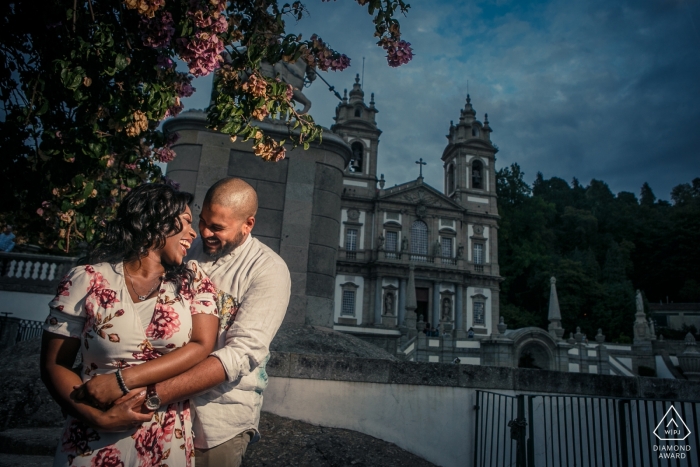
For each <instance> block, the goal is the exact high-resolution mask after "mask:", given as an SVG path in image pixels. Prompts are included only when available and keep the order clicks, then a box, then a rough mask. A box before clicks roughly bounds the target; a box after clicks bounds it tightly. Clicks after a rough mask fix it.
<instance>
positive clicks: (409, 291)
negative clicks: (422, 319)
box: [406, 264, 418, 337]
mask: <svg viewBox="0 0 700 467" xmlns="http://www.w3.org/2000/svg"><path fill="white" fill-rule="evenodd" d="M413 269H414V268H413V265H412V264H411V265H410V266H409V269H408V283H407V284H406V327H407V328H408V336H409V337H413V336H415V335H416V334H417V331H416V313H415V311H416V308H418V304H417V302H416V276H415V273H414V272H413Z"/></svg>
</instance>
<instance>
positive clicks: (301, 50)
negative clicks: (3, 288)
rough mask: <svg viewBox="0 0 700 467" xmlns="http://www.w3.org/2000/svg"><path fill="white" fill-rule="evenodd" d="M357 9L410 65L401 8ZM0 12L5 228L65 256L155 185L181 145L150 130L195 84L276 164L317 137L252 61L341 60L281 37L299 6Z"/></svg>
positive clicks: (190, 0) (176, 3)
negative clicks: (279, 127)
mask: <svg viewBox="0 0 700 467" xmlns="http://www.w3.org/2000/svg"><path fill="white" fill-rule="evenodd" d="M357 2H358V3H359V4H360V5H363V6H364V7H366V8H367V9H368V12H369V13H370V15H371V16H372V17H373V18H374V19H373V21H374V25H375V34H374V35H375V38H376V39H377V44H378V45H379V46H380V47H382V48H383V49H384V50H385V51H386V53H387V61H388V63H389V65H390V66H399V65H401V64H403V63H406V62H408V61H409V60H410V59H411V58H412V50H411V47H410V44H409V43H408V42H406V41H404V40H402V39H401V30H400V25H399V22H398V21H397V19H396V16H397V15H398V14H402V13H405V12H406V11H407V9H408V8H409V6H408V5H407V4H406V3H404V1H403V0H357ZM0 9H2V10H3V13H4V15H3V23H2V27H0V50H1V51H2V54H0V60H2V66H0V70H2V71H0V100H1V101H2V104H3V115H2V118H0V144H2V148H3V164H2V165H1V166H0V167H1V168H0V170H1V172H0V173H1V174H2V176H3V180H5V183H3V186H2V192H1V194H2V196H3V198H4V199H6V200H13V202H12V203H5V204H4V205H3V208H2V209H1V210H0V222H2V223H11V224H14V225H15V226H16V229H15V231H16V232H17V234H18V241H20V242H24V241H31V242H38V243H40V244H42V245H44V246H46V247H48V248H52V249H54V250H60V251H63V252H72V251H74V250H75V248H76V244H77V243H78V242H85V241H88V242H89V241H91V240H93V237H94V236H95V235H96V234H98V233H99V232H98V231H99V227H100V224H101V223H102V222H103V221H104V220H105V219H108V218H110V217H111V216H112V215H113V213H114V211H115V207H116V206H117V204H118V203H119V200H120V199H121V197H122V195H123V194H124V193H126V192H127V191H128V190H129V189H130V188H132V187H134V186H136V185H137V184H139V183H141V182H143V181H155V180H159V179H160V178H161V173H160V169H159V168H158V165H157V162H168V161H170V160H172V158H173V157H174V156H175V153H174V152H173V151H172V149H171V148H170V146H171V144H172V143H173V142H174V138H176V135H165V134H163V133H162V132H161V131H160V130H159V124H160V122H161V121H162V120H163V119H165V118H167V117H169V116H173V115H177V114H178V113H179V112H180V111H181V110H182V103H181V98H183V97H187V96H189V95H191V94H192V92H193V91H194V89H193V88H192V86H191V80H192V78H193V77H194V76H205V75H208V74H210V73H214V72H216V73H217V79H216V80H215V92H214V94H215V96H216V98H215V102H213V104H212V105H211V106H210V107H209V109H208V119H209V125H210V126H211V127H212V128H214V129H216V130H218V131H221V132H224V133H227V134H229V135H231V137H232V138H237V137H241V138H244V139H246V140H247V139H250V140H252V144H253V148H254V151H255V153H256V154H257V155H258V156H260V157H262V158H263V159H265V160H269V161H276V160H280V159H282V158H284V155H285V143H286V144H287V145H290V146H293V147H295V146H304V147H305V148H308V146H309V144H310V143H311V142H312V141H313V140H314V139H317V138H319V137H320V135H321V129H320V127H318V126H317V125H316V124H315V123H314V121H313V119H312V118H311V117H310V116H309V115H302V114H300V113H299V112H297V111H296V110H295V108H294V102H293V91H294V90H293V89H292V87H291V86H290V85H288V84H286V83H284V82H281V81H279V80H278V79H276V77H274V76H266V75H264V74H263V73H262V71H261V64H262V63H263V62H267V63H269V64H274V63H277V62H297V61H299V60H301V61H303V62H304V63H306V64H307V65H308V66H310V67H312V68H314V69H316V70H318V71H328V70H342V69H344V68H346V67H347V66H348V65H349V63H350V59H349V58H348V57H347V56H345V55H343V54H340V53H338V52H336V51H334V50H333V49H331V48H330V47H329V46H328V44H326V43H325V42H324V41H323V40H322V39H321V38H320V37H318V36H316V35H312V36H311V37H309V38H306V39H304V38H302V37H301V36H299V35H296V34H293V33H291V32H290V31H288V30H287V26H286V23H285V21H286V20H288V19H292V20H294V21H297V20H299V19H301V18H302V17H303V16H304V14H305V12H306V10H305V8H304V5H303V4H302V3H300V2H299V1H294V2H290V3H284V4H282V3H279V2H278V1H277V0H255V1H253V0H240V1H227V0H169V1H167V2H165V1H163V0H124V1H120V0H79V1H72V2H71V1H67V0H47V1H44V2H40V3H37V2H34V1H30V0H10V1H9V2H7V3H3V4H2V6H0ZM177 59H180V60H182V61H184V62H185V64H186V65H187V68H188V70H189V73H183V72H180V71H178V70H177V69H176V67H175V60H177ZM268 117H271V118H275V119H278V120H280V121H283V122H285V123H286V124H287V125H288V128H289V134H288V136H287V138H286V141H276V140H273V139H272V138H271V137H270V136H268V135H266V134H265V132H264V131H263V129H261V128H260V127H259V126H257V125H256V123H257V122H258V121H261V120H263V119H264V118H268Z"/></svg>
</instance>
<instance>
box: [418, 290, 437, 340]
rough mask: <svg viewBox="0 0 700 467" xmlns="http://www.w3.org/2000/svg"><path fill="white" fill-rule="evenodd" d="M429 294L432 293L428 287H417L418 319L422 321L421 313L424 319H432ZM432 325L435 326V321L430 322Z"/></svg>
mask: <svg viewBox="0 0 700 467" xmlns="http://www.w3.org/2000/svg"><path fill="white" fill-rule="evenodd" d="M429 296H430V294H429V290H428V288H427V287H425V288H424V287H416V321H420V317H421V315H422V316H423V321H425V322H429V321H430V315H429V314H428V303H429V301H428V297H429ZM430 325H431V326H432V327H435V323H430ZM421 331H422V329H421Z"/></svg>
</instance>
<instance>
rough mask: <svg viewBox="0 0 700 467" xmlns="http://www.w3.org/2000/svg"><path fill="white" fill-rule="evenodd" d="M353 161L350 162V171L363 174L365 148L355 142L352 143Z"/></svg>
mask: <svg viewBox="0 0 700 467" xmlns="http://www.w3.org/2000/svg"><path fill="white" fill-rule="evenodd" d="M351 148H352V160H351V161H350V171H352V172H362V159H363V157H362V155H363V154H364V152H365V147H364V145H363V144H362V143H360V142H358V141H355V142H354V143H352V146H351Z"/></svg>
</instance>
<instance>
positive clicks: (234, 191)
mask: <svg viewBox="0 0 700 467" xmlns="http://www.w3.org/2000/svg"><path fill="white" fill-rule="evenodd" d="M204 204H218V205H219V206H223V207H225V208H228V209H230V210H231V211H232V213H233V215H234V216H235V217H237V218H238V219H246V218H248V217H255V214H256V213H257V212H258V194H257V193H256V192H255V189H253V187H252V186H250V185H249V184H248V183H247V182H246V181H245V180H243V179H240V178H234V177H228V178H224V179H221V180H219V181H218V182H216V183H215V184H213V185H212V186H211V188H209V190H208V191H207V194H206V196H205V197H204Z"/></svg>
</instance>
